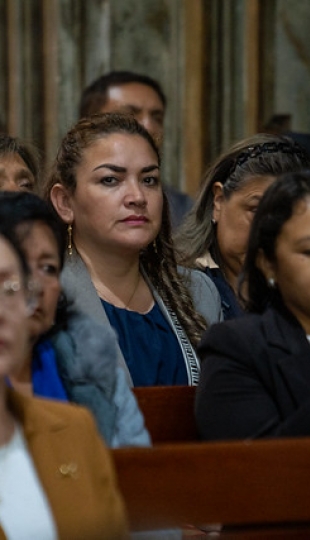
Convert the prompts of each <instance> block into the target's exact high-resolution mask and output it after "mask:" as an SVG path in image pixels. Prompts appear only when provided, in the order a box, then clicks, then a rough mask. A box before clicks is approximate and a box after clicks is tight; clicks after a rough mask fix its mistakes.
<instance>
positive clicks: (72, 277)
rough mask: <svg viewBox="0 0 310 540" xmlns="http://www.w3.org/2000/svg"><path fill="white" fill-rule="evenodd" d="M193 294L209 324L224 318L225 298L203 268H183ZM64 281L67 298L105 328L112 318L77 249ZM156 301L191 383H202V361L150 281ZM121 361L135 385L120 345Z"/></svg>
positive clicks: (199, 309) (127, 375)
mask: <svg viewBox="0 0 310 540" xmlns="http://www.w3.org/2000/svg"><path fill="white" fill-rule="evenodd" d="M180 270H181V272H182V273H183V275H184V276H185V280H186V282H187V285H188V287H189V289H190V292H191V294H192V297H193V300H194V305H195V308H196V310H197V311H198V312H199V313H201V315H203V316H204V318H205V319H206V321H207V322H208V324H209V325H211V324H213V323H215V322H219V321H221V320H222V310H221V299H220V296H219V293H218V291H217V289H216V287H215V285H214V284H213V282H212V281H211V279H210V278H208V276H206V275H205V274H204V273H203V272H200V271H199V270H185V269H180ZM144 277H145V278H146V279H147V276H144ZM61 282H62V286H63V290H64V292H65V294H66V297H67V299H68V301H69V302H70V303H72V304H73V308H74V309H75V310H77V311H81V312H83V313H86V314H87V315H89V316H90V317H92V318H93V319H94V320H96V322H97V323H101V324H102V325H103V328H104V327H105V326H106V325H108V326H109V327H110V326H111V325H110V321H109V319H108V317H107V314H106V312H105V310H104V308H103V306H102V303H101V301H100V298H99V296H98V294H97V291H96V289H95V287H94V285H93V283H92V281H91V278H90V275H89V272H88V270H87V268H86V266H85V264H84V262H83V260H82V259H81V257H80V256H79V254H78V253H77V252H75V251H74V252H73V254H72V256H70V257H68V258H67V260H66V263H65V266H64V269H63V272H62V276H61ZM149 286H150V288H151V290H152V293H153V295H154V298H155V300H156V301H157V303H158V305H159V307H160V309H161V311H162V313H163V315H164V316H165V318H166V319H167V320H168V322H169V324H170V326H171V328H172V330H173V331H174V333H175V335H176V337H177V339H178V341H179V344H180V347H181V350H182V352H183V357H184V361H185V364H186V367H187V372H188V380H189V384H198V379H199V374H200V361H199V359H198V357H197V355H196V352H195V351H194V350H193V348H192V346H191V344H190V343H189V340H188V338H187V336H186V334H185V333H184V331H183V330H182V328H181V327H180V325H179V324H178V321H177V318H176V316H175V314H174V313H173V312H171V310H169V309H168V308H167V306H166V305H165V304H164V302H163V300H162V299H161V297H160V296H159V294H158V293H157V291H156V290H155V289H154V287H153V286H152V285H151V284H150V283H149ZM117 361H118V363H119V365H121V366H122V367H123V369H124V370H125V373H126V377H127V381H128V383H129V384H130V386H133V383H132V379H131V376H130V373H129V370H128V368H127V365H126V362H125V360H124V357H123V354H122V352H121V349H120V347H118V348H117Z"/></svg>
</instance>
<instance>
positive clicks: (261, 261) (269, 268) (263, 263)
mask: <svg viewBox="0 0 310 540" xmlns="http://www.w3.org/2000/svg"><path fill="white" fill-rule="evenodd" d="M255 263H256V266H257V268H258V269H259V270H260V271H261V272H262V274H263V276H264V277H265V279H266V281H267V283H268V284H269V285H270V286H274V285H275V283H276V270H275V265H274V263H273V262H272V261H270V260H269V259H267V257H266V255H265V253H264V252H263V250H262V249H259V250H258V253H257V255H256V260H255Z"/></svg>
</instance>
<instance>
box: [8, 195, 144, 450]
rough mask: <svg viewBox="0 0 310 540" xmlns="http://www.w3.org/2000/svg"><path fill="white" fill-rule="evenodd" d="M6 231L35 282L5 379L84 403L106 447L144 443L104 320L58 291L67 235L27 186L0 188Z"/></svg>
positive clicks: (113, 339) (27, 388)
mask: <svg viewBox="0 0 310 540" xmlns="http://www.w3.org/2000/svg"><path fill="white" fill-rule="evenodd" d="M8 230H9V232H10V234H11V233H12V232H13V233H15V235H16V236H17V237H18V239H19V242H20V245H21V247H22V249H23V250H24V252H25V254H26V258H27V261H28V264H29V267H30V270H31V276H32V278H33V279H34V280H35V282H36V283H37V284H38V285H39V287H40V288H39V291H38V297H37V306H36V309H35V310H34V312H33V314H32V315H31V317H29V321H28V327H29V334H30V339H29V343H28V347H26V348H25V350H24V362H23V364H21V365H19V366H18V369H16V370H15V371H13V372H12V373H11V376H10V384H11V385H12V386H13V387H14V388H15V389H16V390H19V391H20V392H22V393H23V394H28V395H37V396H41V397H47V398H52V399H58V400H61V401H72V402H74V403H78V404H80V405H84V406H86V407H87V408H88V409H90V410H91V411H92V413H93V415H94V417H95V419H96V421H97V425H98V428H99V431H100V433H101V435H102V436H103V437H104V439H105V441H106V443H107V444H108V445H109V446H112V447H119V446H144V445H149V444H150V438H149V435H148V432H147V431H146V429H145V427H144V421H143V417H142V414H141V412H140V410H139V408H138V405H137V402H136V399H135V397H134V395H133V393H132V391H131V390H130V388H129V386H128V384H127V381H126V377H125V374H124V371H123V369H122V368H121V367H120V366H118V365H117V348H118V345H117V340H116V336H115V334H114V332H113V331H112V329H111V328H110V326H109V325H105V326H104V327H101V326H100V327H99V325H97V324H96V323H95V322H94V321H93V320H91V319H90V318H89V317H87V316H85V315H82V314H81V313H77V312H75V311H73V310H72V309H71V308H70V306H67V305H66V302H65V298H64V296H63V295H62V294H61V285H60V273H61V270H62V266H63V262H64V252H65V245H66V235H65V231H64V225H63V223H62V222H61V220H60V218H59V216H58V214H56V212H55V211H54V210H53V209H52V208H50V206H49V205H48V204H47V203H46V202H45V201H43V200H42V199H40V198H39V197H37V196H36V195H34V194H31V193H21V192H20V193H7V192H3V193H0V232H1V231H2V232H7V231H8Z"/></svg>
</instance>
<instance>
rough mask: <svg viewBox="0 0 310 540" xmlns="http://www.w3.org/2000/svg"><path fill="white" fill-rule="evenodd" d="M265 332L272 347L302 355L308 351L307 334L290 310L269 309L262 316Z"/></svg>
mask: <svg viewBox="0 0 310 540" xmlns="http://www.w3.org/2000/svg"><path fill="white" fill-rule="evenodd" d="M262 320H263V326H264V332H265V335H266V339H267V342H268V343H269V344H270V345H275V346H276V347H278V348H280V349H283V350H285V351H290V352H292V353H294V354H300V353H303V352H304V351H305V346H306V348H307V349H306V350H308V347H309V343H308V340H307V336H306V333H305V331H304V329H303V328H302V326H301V324H300V323H299V322H298V320H297V319H296V317H294V315H293V314H292V313H291V312H289V311H288V310H286V309H285V308H284V309H281V311H280V310H278V309H275V308H273V307H270V308H268V309H267V310H266V311H265V313H264V314H263V315H262Z"/></svg>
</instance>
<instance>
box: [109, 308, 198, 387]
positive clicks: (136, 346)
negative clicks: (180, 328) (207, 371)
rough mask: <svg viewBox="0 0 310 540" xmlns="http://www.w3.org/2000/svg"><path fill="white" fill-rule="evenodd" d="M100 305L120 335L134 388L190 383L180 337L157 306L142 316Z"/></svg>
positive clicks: (120, 342) (134, 312)
mask: <svg viewBox="0 0 310 540" xmlns="http://www.w3.org/2000/svg"><path fill="white" fill-rule="evenodd" d="M101 302H102V304H103V307H104V309H105V311H106V314H107V316H108V318H109V321H110V323H111V326H113V328H114V329H115V330H116V332H117V334H118V338H119V344H120V348H121V350H122V353H123V355H124V358H125V361H126V364H127V366H128V369H129V372H130V375H131V377H132V380H133V384H134V386H156V385H157V386H160V385H184V384H185V385H186V384H188V376H187V371H186V366H185V362H184V358H183V354H182V350H181V348H180V345H179V343H178V340H177V337H176V336H175V334H174V332H173V330H172V328H171V326H170V325H169V323H168V321H167V320H166V319H165V317H164V315H163V314H162V312H161V310H160V309H159V306H158V305H157V304H156V303H155V304H154V307H153V308H152V309H151V311H149V313H146V314H141V313H137V312H136V311H129V310H127V309H122V308H118V307H115V306H113V305H112V304H109V303H108V302H106V301H105V300H102V299H101Z"/></svg>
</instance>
